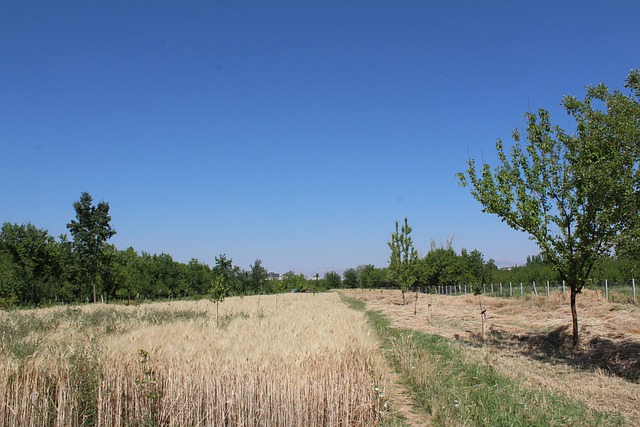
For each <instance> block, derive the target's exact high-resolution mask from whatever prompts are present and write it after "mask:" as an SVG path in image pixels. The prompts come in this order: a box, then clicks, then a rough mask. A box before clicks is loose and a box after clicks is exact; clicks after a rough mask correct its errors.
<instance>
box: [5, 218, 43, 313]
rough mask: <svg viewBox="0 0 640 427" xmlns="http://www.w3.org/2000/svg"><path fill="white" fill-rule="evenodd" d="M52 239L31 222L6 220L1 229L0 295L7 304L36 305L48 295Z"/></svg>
mask: <svg viewBox="0 0 640 427" xmlns="http://www.w3.org/2000/svg"><path fill="white" fill-rule="evenodd" d="M54 245H55V240H54V238H53V237H51V236H50V235H49V232H48V231H47V230H41V229H39V228H37V227H36V226H34V225H33V224H31V223H29V224H26V225H24V224H22V225H19V224H10V223H8V222H5V223H4V224H3V225H2V229H1V230H0V253H3V254H4V255H3V256H2V259H3V264H4V265H3V273H2V275H0V298H2V299H3V300H5V301H6V302H7V303H10V302H12V301H19V302H20V303H22V304H39V303H40V302H41V301H42V300H43V299H44V298H46V297H48V296H49V295H50V292H49V291H50V289H49V287H50V286H51V285H52V283H51V282H52V279H53V277H52V268H53V263H54V260H55V258H54V249H53V248H54Z"/></svg>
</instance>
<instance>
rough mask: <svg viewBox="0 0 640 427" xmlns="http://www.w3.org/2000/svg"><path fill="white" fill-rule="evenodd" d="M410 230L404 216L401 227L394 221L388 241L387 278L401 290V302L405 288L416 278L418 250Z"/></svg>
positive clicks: (403, 298)
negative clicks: (393, 229)
mask: <svg viewBox="0 0 640 427" xmlns="http://www.w3.org/2000/svg"><path fill="white" fill-rule="evenodd" d="M411 231H412V228H411V227H410V226H409V223H408V220H407V218H406V217H405V218H404V225H403V226H402V227H401V228H400V227H399V224H398V221H396V231H395V232H394V233H393V234H392V235H391V241H389V242H388V245H389V249H391V257H390V259H389V270H388V271H389V278H390V280H391V281H392V282H393V283H394V284H395V285H396V286H398V287H399V288H400V291H402V302H403V303H405V294H406V292H407V290H408V289H409V287H410V286H412V285H413V284H414V283H415V282H416V280H417V271H416V264H417V261H418V251H416V249H415V248H414V247H413V241H412V239H411Z"/></svg>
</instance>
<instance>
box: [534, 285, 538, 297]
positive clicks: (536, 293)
mask: <svg viewBox="0 0 640 427" xmlns="http://www.w3.org/2000/svg"><path fill="white" fill-rule="evenodd" d="M533 294H534V295H535V296H538V290H537V289H536V282H533Z"/></svg>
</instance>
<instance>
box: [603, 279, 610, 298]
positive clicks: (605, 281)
mask: <svg viewBox="0 0 640 427" xmlns="http://www.w3.org/2000/svg"><path fill="white" fill-rule="evenodd" d="M604 300H605V301H606V302H609V281H608V280H607V279H604Z"/></svg>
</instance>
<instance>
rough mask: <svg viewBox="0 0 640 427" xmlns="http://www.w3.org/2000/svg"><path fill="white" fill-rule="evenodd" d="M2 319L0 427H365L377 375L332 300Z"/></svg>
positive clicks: (374, 347)
mask: <svg viewBox="0 0 640 427" xmlns="http://www.w3.org/2000/svg"><path fill="white" fill-rule="evenodd" d="M219 309H220V312H219V318H218V319H216V309H215V305H214V304H213V303H211V302H208V301H199V302H167V303H154V304H145V305H141V306H136V307H134V306H130V307H125V306H113V305H109V306H105V305H92V306H80V307H73V308H62V307H60V308H50V309H41V310H31V311H15V312H0V335H1V337H0V338H1V341H0V342H1V343H2V344H1V345H0V425H2V426H81V425H91V426H105V427H106V426H113V427H116V426H213V425H216V426H217V425H233V426H247V425H251V426H276V425H278V426H314V425H323V426H331V425H333V426H337V425H349V426H370V425H373V424H375V423H376V422H377V421H378V420H379V419H380V417H381V414H382V412H383V406H384V399H385V398H384V397H381V394H382V393H383V390H384V388H385V383H384V382H385V379H384V375H383V372H384V367H383V364H384V362H382V360H381V359H380V356H379V355H380V351H379V349H378V344H377V341H376V338H375V337H374V336H373V335H372V334H373V333H372V332H371V329H370V327H369V326H368V324H367V323H366V320H365V317H364V314H363V313H361V312H357V311H354V310H350V309H349V308H347V307H346V306H345V305H344V304H342V303H340V299H339V297H338V295H337V294H335V293H330V294H318V295H312V294H284V295H270V296H262V297H246V298H228V299H226V300H225V301H224V302H222V303H221V304H220V306H219Z"/></svg>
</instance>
